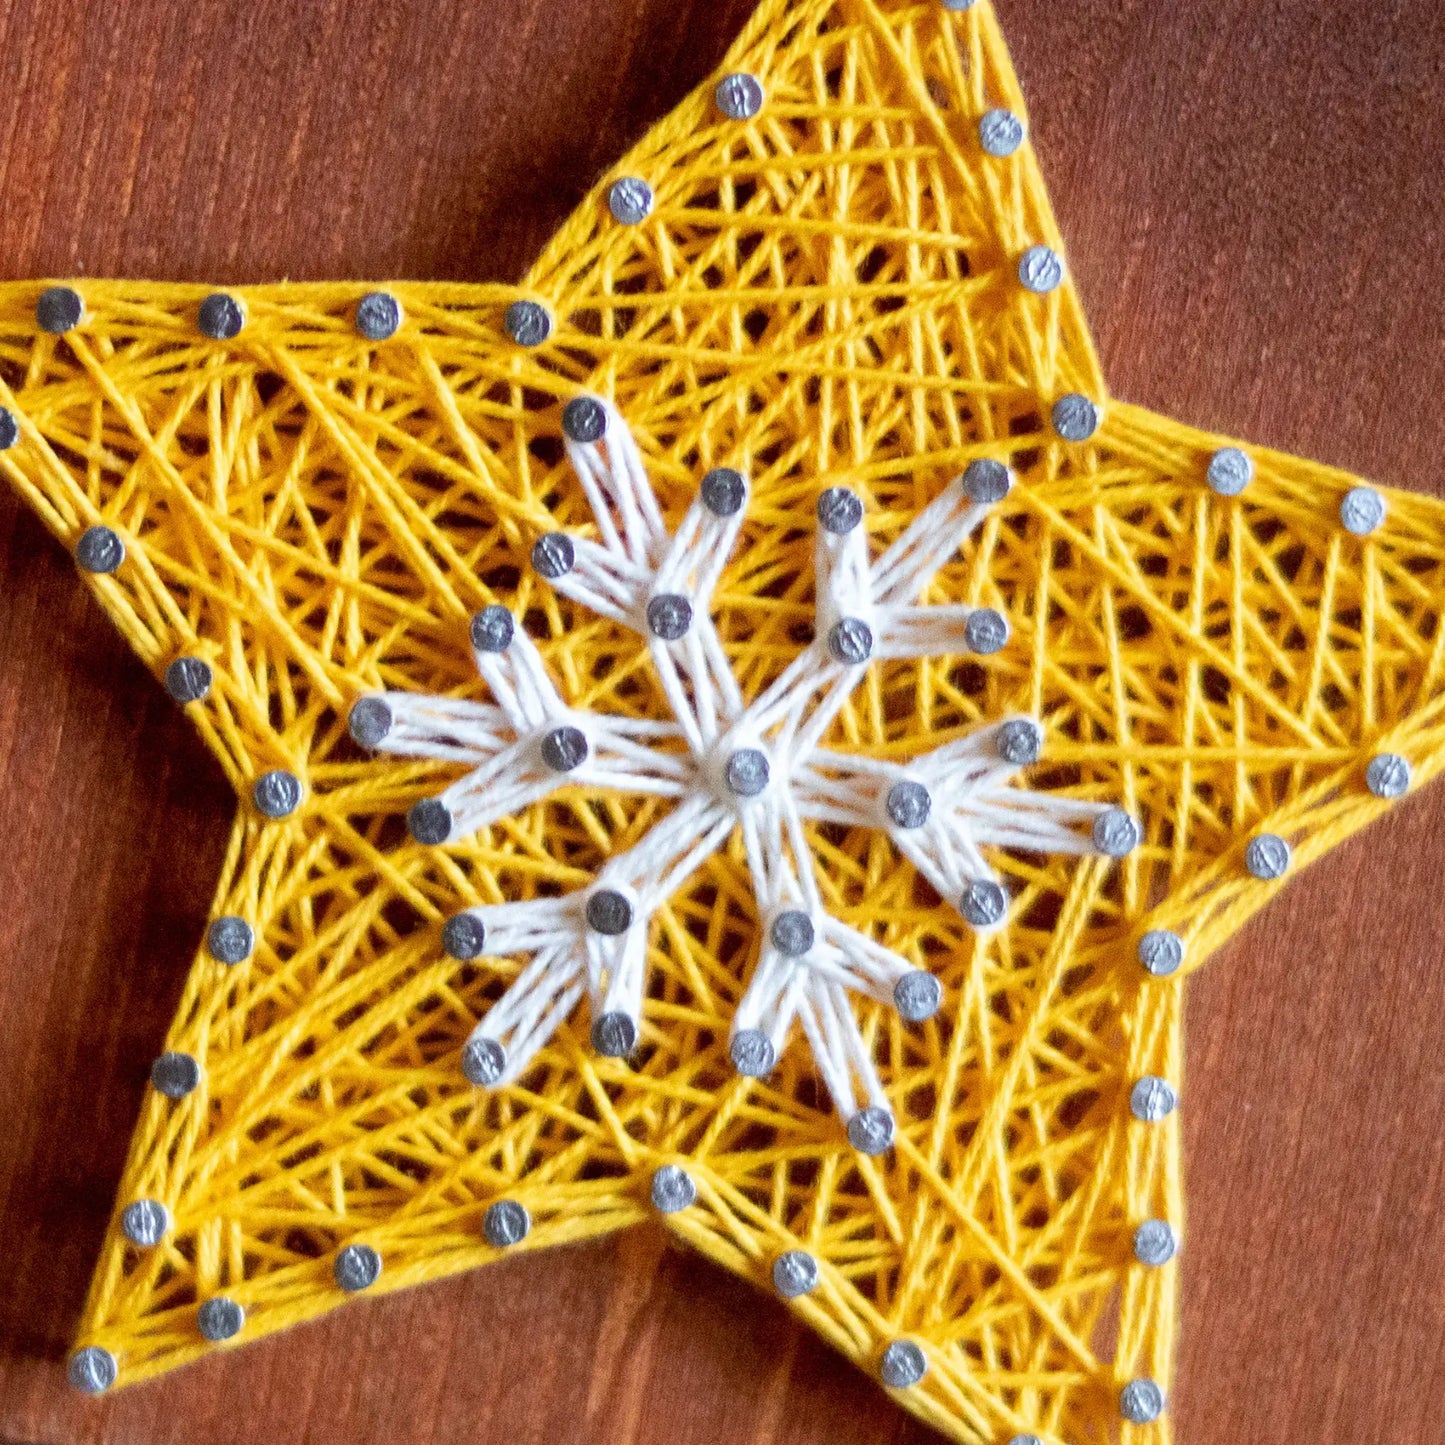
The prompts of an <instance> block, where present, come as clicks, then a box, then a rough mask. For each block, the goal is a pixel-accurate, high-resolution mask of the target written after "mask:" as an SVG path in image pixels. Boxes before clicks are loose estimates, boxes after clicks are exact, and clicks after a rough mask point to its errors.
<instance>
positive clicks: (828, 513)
mask: <svg viewBox="0 0 1445 1445" xmlns="http://www.w3.org/2000/svg"><path fill="white" fill-rule="evenodd" d="M862 520H863V503H862V500H861V499H860V498H859V496H858V493H857V492H855V491H852V490H851V489H850V488H848V487H829V488H828V489H827V490H826V491H825V492H823V493H822V495H820V496H819V498H818V523H819V525H820V526H821V527H822V528H823V530H824V531H825V532H831V533H833V535H834V536H835V537H841V536H844V535H845V534H846V533H848V532H851V531H852V530H853V528H854V527H856V526H857V525H858V524H859V522H861V521H862Z"/></svg>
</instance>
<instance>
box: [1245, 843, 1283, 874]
mask: <svg viewBox="0 0 1445 1445" xmlns="http://www.w3.org/2000/svg"><path fill="white" fill-rule="evenodd" d="M1289 863H1290V846H1289V844H1288V843H1286V842H1285V841H1284V839H1283V838H1281V837H1280V836H1279V834H1278V833H1259V834H1257V835H1256V836H1255V837H1253V838H1251V839H1250V840H1249V843H1248V845H1247V846H1246V848H1245V850H1244V866H1245V867H1246V868H1247V869H1249V871H1250V873H1252V874H1253V875H1254V877H1256V878H1258V879H1260V880H1261V881H1262V882H1265V883H1270V882H1273V881H1274V880H1275V879H1276V878H1283V877H1284V875H1285V873H1286V871H1287V870H1288V868H1289Z"/></svg>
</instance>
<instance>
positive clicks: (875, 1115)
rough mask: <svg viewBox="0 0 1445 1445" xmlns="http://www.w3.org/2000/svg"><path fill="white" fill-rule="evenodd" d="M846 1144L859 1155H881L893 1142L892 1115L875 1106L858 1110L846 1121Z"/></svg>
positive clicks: (870, 1105) (871, 1105)
mask: <svg viewBox="0 0 1445 1445" xmlns="http://www.w3.org/2000/svg"><path fill="white" fill-rule="evenodd" d="M848 1142H849V1143H850V1144H851V1145H852V1146H853V1147H854V1148H855V1149H856V1150H857V1151H858V1152H859V1153H860V1154H869V1155H877V1154H882V1153H883V1152H884V1151H885V1150H886V1149H887V1148H888V1146H889V1145H890V1144H892V1142H893V1115H892V1114H891V1113H890V1112H889V1111H888V1110H887V1109H883V1108H880V1107H879V1106H878V1105H877V1104H869V1105H868V1106H867V1107H866V1108H863V1109H859V1110H858V1112H857V1113H856V1114H854V1115H853V1117H852V1118H851V1119H849V1120H848Z"/></svg>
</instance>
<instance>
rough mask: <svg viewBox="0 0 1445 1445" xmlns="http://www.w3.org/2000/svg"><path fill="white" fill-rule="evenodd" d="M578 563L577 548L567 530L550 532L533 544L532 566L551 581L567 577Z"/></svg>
mask: <svg viewBox="0 0 1445 1445" xmlns="http://www.w3.org/2000/svg"><path fill="white" fill-rule="evenodd" d="M576 564H577V549H576V548H575V547H574V546H573V545H572V539H571V538H570V537H569V536H568V535H567V534H566V533H565V532H548V533H547V535H546V536H545V537H538V538H537V540H536V541H535V542H534V543H533V544H532V566H533V567H534V568H535V569H536V570H537V572H538V573H539V574H540V575H541V576H543V577H545V578H546V579H547V580H548V581H549V582H556V581H557V580H558V579H559V578H561V577H565V576H566V575H567V574H568V573H569V572H570V571H571V570H572V568H573V567H574V566H576Z"/></svg>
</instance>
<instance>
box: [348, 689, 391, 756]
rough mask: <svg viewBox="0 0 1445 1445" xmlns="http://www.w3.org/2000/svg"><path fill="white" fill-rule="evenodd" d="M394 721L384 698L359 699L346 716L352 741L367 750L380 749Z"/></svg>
mask: <svg viewBox="0 0 1445 1445" xmlns="http://www.w3.org/2000/svg"><path fill="white" fill-rule="evenodd" d="M394 721H395V719H394V718H393V717H392V712H391V708H390V706H389V705H388V703H387V701H386V699H385V698H384V697H359V698H357V700H356V701H355V702H354V703H352V704H351V711H350V712H349V713H348V714H347V715H346V726H347V729H348V730H349V731H350V733H351V737H352V741H354V742H355V743H356V744H357V745H358V746H359V747H363V748H367V749H375V748H379V747H380V746H381V745H382V743H384V742H385V741H386V738H387V735H388V734H389V733H390V732H391V726H392V723H393V722H394Z"/></svg>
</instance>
